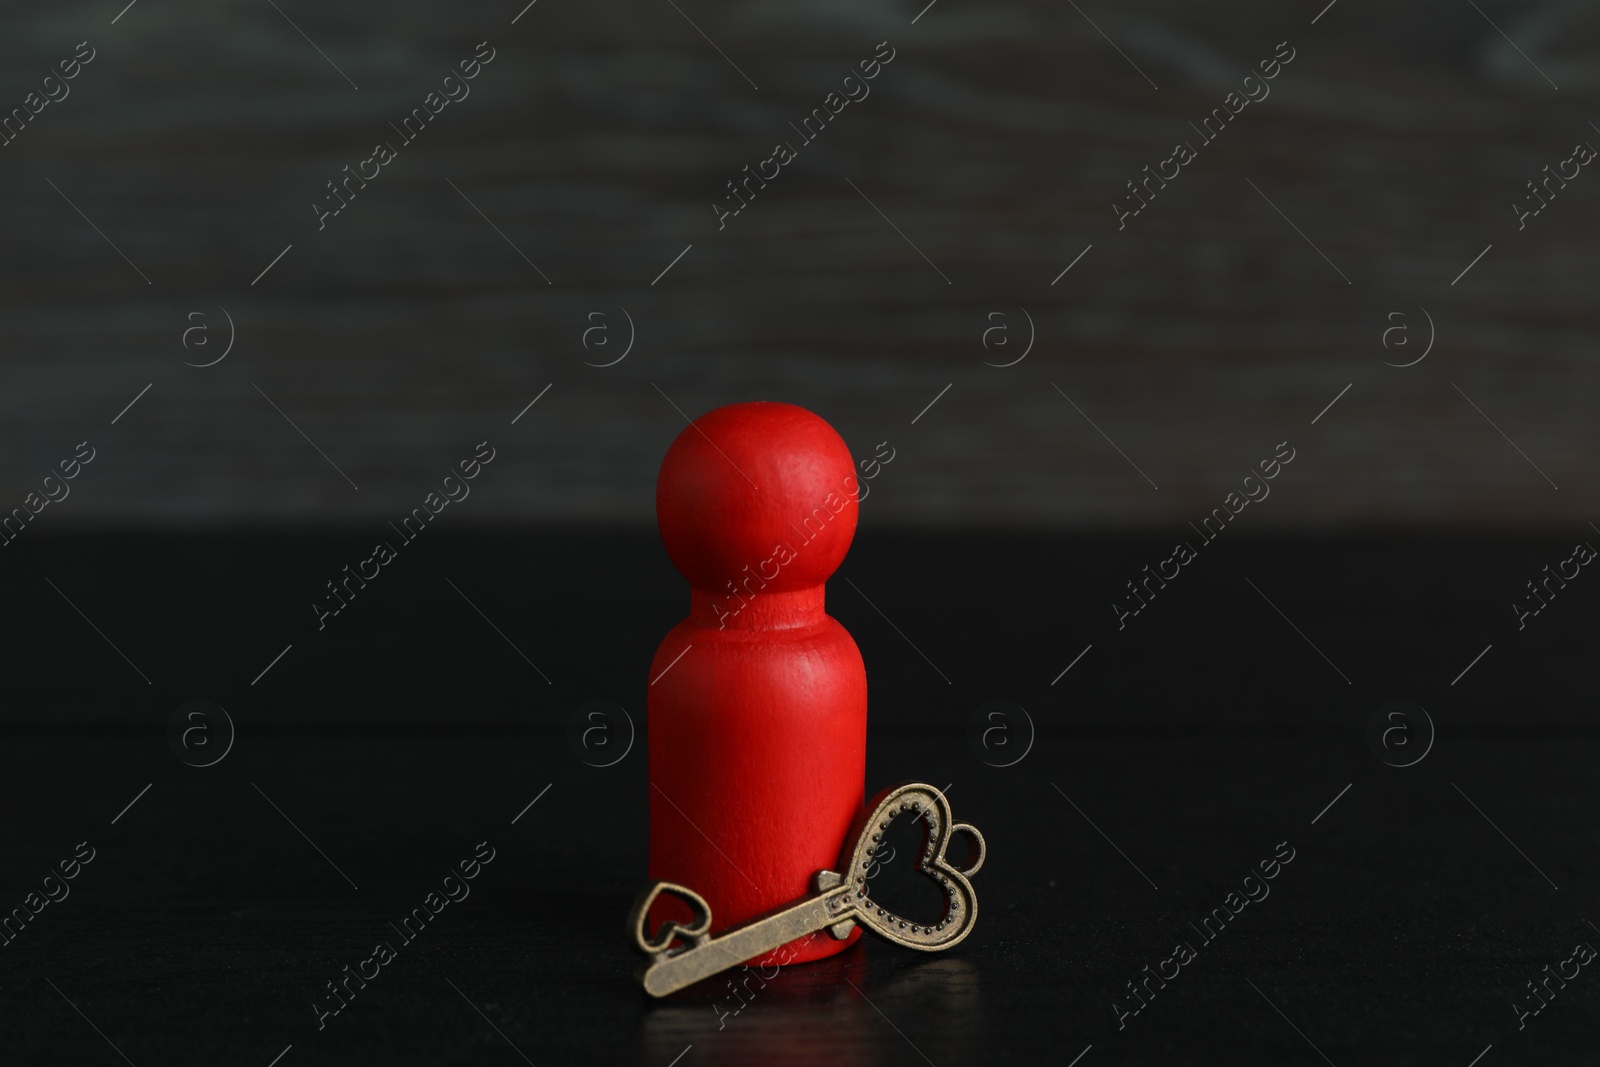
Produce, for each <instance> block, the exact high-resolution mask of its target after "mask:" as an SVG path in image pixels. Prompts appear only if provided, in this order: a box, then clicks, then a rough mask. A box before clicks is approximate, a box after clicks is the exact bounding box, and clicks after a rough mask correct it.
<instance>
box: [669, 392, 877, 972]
mask: <svg viewBox="0 0 1600 1067" xmlns="http://www.w3.org/2000/svg"><path fill="white" fill-rule="evenodd" d="M861 491H862V490H861V484H860V483H859V482H858V481H857V480H856V477H855V467H854V464H853V462H852V460H851V457H850V450H849V448H847V447H846V446H845V443H844V441H843V440H842V439H841V438H840V437H839V435H838V434H837V433H836V432H835V431H834V429H833V427H831V426H829V425H828V424H827V423H826V422H824V421H823V420H822V419H820V418H818V417H817V416H816V415H813V414H812V413H811V412H809V411H806V410H805V409H804V408H799V407H795V406H794V405H792V404H777V403H768V402H755V403H747V404H732V405H729V406H728V407H723V408H718V409H716V410H715V411H711V412H708V413H706V414H704V415H702V416H700V417H699V418H698V419H696V420H694V423H693V424H692V425H690V426H689V427H687V428H685V429H684V431H683V432H682V433H680V434H679V435H678V437H677V440H675V441H673V443H672V446H671V447H670V448H669V449H668V450H667V455H666V458H665V459H664V460H663V461H662V464H661V474H660V477H659V479H658V481H657V483H656V517H657V520H658V521H659V523H660V526H661V539H662V541H663V542H664V543H665V544H666V549H667V554H668V555H669V556H671V557H672V562H673V563H674V564H675V565H676V566H677V568H678V570H679V571H680V572H682V574H683V576H684V577H685V578H687V579H688V580H689V585H690V586H691V589H690V599H689V617H688V618H687V619H685V620H684V621H683V622H681V623H679V624H678V625H677V626H676V627H674V628H673V630H672V631H671V632H670V633H669V634H667V636H666V639H665V640H663V641H662V642H661V647H660V648H659V649H657V650H656V655H655V659H654V661H653V662H652V663H651V665H650V678H651V682H650V688H649V701H648V709H649V754H650V872H649V876H650V878H651V879H662V880H665V881H670V882H676V883H678V884H680V885H684V886H687V887H689V888H690V889H693V890H694V891H695V892H697V893H699V894H700V895H701V896H703V897H705V899H706V901H707V902H708V903H709V904H710V905H711V915H712V923H713V927H714V929H718V930H720V929H723V928H726V927H728V926H732V925H734V924H735V923H739V922H743V921H744V920H746V919H749V918H751V917H753V916H755V915H758V914H760V913H761V912H763V911H766V910H768V909H770V908H774V907H777V906H779V905H782V904H788V903H790V902H792V901H794V900H796V899H798V898H799V897H802V896H804V895H806V894H808V893H810V892H812V890H813V888H814V887H813V885H812V876H813V875H814V874H815V873H816V872H817V871H819V870H824V869H832V868H833V867H834V866H836V865H837V863H838V859H839V849H840V846H841V844H843V842H844V838H845V835H846V834H847V833H848V832H849V829H850V822H851V820H852V818H854V817H855V815H856V813H857V812H858V811H859V810H860V808H861V806H862V804H863V803H864V802H865V790H866V755H867V674H866V667H865V666H864V665H863V663H862V661H861V653H860V651H859V650H858V649H857V648H856V643H855V641H854V640H852V639H851V637H850V634H849V633H848V632H846V630H845V629H844V627H842V626H840V625H839V623H838V622H837V621H835V620H834V619H833V618H831V617H829V616H828V615H827V614H826V612H825V611H824V610H823V607H824V601H823V583H824V582H825V581H827V579H828V577H829V576H830V575H831V574H833V572H834V571H835V570H836V569H837V568H838V566H839V564H840V563H841V562H843V561H844V557H845V553H846V552H848V551H849V548H850V539H851V537H852V536H853V535H854V534H855V529H856V515H857V510H858V503H859V496H860V493H861ZM667 917H677V916H674V915H672V914H671V913H670V912H668V911H663V913H662V914H661V915H660V916H652V924H653V925H654V924H655V923H658V922H659V921H660V919H661V918H667ZM859 935H860V930H859V928H858V929H857V930H855V931H853V932H852V933H851V935H850V937H849V938H848V939H847V940H844V941H836V940H834V939H833V938H832V937H830V936H828V935H827V934H818V935H813V936H811V937H809V938H803V939H800V940H797V941H795V942H791V944H790V945H788V946H785V949H784V950H781V951H780V952H775V953H772V954H770V955H768V956H765V957H762V961H763V963H766V962H778V961H780V960H784V959H791V960H793V961H794V962H800V961H803V960H812V959H819V958H821V957H823V956H829V955H832V954H833V953H835V952H839V951H841V950H842V949H844V948H845V947H846V946H847V945H849V944H850V943H851V942H853V941H854V940H855V938H856V937H858V936H859Z"/></svg>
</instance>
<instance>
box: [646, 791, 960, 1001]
mask: <svg viewBox="0 0 1600 1067" xmlns="http://www.w3.org/2000/svg"><path fill="white" fill-rule="evenodd" d="M897 815H909V816H911V817H912V818H915V819H918V820H919V821H920V822H921V823H922V825H923V834H922V851H921V855H920V856H919V858H918V861H917V868H918V869H919V870H921V871H922V872H923V873H924V874H927V875H928V876H930V877H932V878H933V879H935V880H936V881H937V882H938V883H939V885H940V886H941V887H942V888H943V889H944V891H945V897H946V899H945V902H944V911H943V913H942V914H941V916H940V918H939V921H938V922H936V923H933V924H931V925H924V924H922V923H918V922H912V921H911V920H908V919H906V918H904V917H902V916H900V915H897V914H895V912H894V911H893V910H891V909H886V908H883V907H881V906H879V905H877V904H875V903H873V901H872V898H871V896H870V895H869V893H868V881H867V880H868V878H869V877H870V875H869V872H870V871H871V869H872V866H873V864H874V862H875V858H874V853H875V852H876V851H877V849H878V846H879V843H880V841H881V839H882V837H883V834H884V831H886V830H887V829H888V828H889V822H890V820H891V819H893V818H895V817H896V816H897ZM853 829H854V833H853V834H852V835H851V836H850V837H849V838H848V839H846V842H845V851H844V852H843V853H841V854H840V856H839V870H837V871H832V870H821V871H818V872H817V873H816V877H815V879H814V881H813V884H814V886H815V892H813V893H812V894H811V895H810V896H807V897H805V898H803V899H801V900H799V901H797V902H795V903H793V904H791V905H789V906H788V907H786V908H781V909H779V910H777V911H774V912H772V913H771V914H768V915H766V916H764V917H761V918H757V919H752V920H750V921H749V922H745V923H742V924H740V925H739V926H737V927H735V928H733V929H731V930H725V931H723V932H722V933H720V934H718V935H716V936H715V937H712V936H709V931H710V929H711V915H712V911H711V907H710V905H708V904H707V903H706V902H705V900H704V899H703V898H702V897H701V896H700V895H699V894H698V893H696V892H694V891H693V890H691V889H688V888H686V887H684V886H681V885H674V884H672V883H670V882H660V881H658V882H652V883H651V884H650V885H649V886H648V887H646V889H645V891H644V892H643V893H641V894H639V897H638V899H637V900H635V901H634V905H633V910H632V911H631V912H630V913H629V916H628V929H629V931H630V932H631V933H632V934H633V939H634V946H635V947H636V948H638V949H639V951H640V952H643V953H644V954H645V955H646V956H648V957H649V962H648V963H646V964H645V965H644V966H643V967H642V968H640V970H639V974H638V978H639V984H640V985H642V986H644V990H645V992H646V993H649V994H650V995H651V996H654V997H663V996H666V995H667V994H668V993H673V992H676V991H677V990H679V989H682V988H684V987H685V986H688V985H692V984H694V983H695V982H698V981H700V980H702V979H705V978H709V977H711V976H712V975H714V974H717V973H719V972H721V971H725V970H727V969H728V968H730V967H736V966H738V965H739V964H741V963H743V962H744V961H746V960H748V959H752V958H754V957H757V956H762V957H765V956H766V955H768V954H770V953H772V952H773V951H774V950H776V949H778V948H780V947H782V946H783V945H784V944H786V943H788V942H790V941H793V940H794V939H795V938H798V937H802V936H806V935H813V934H817V933H820V932H822V931H823V930H826V931H827V932H828V933H829V934H830V935H831V936H832V937H833V938H835V939H838V940H839V941H840V942H841V943H842V941H843V939H844V938H847V937H849V936H850V935H851V934H852V932H853V931H854V930H855V929H856V927H857V926H860V927H864V928H866V929H868V930H871V931H872V932H873V933H875V934H878V935H879V936H881V937H884V938H887V939H888V940H890V941H893V942H894V943H895V944H897V945H903V946H904V947H906V948H914V949H920V950H922V951H923V952H942V951H944V950H945V949H947V948H950V947H952V946H954V945H957V944H960V943H961V942H962V941H963V940H965V939H966V936H967V935H968V934H969V933H971V932H972V927H973V925H974V924H975V923H976V922H977V921H978V897H977V894H976V893H975V892H974V891H973V889H972V883H971V882H970V881H969V879H970V878H971V877H972V876H973V875H975V874H977V873H978V868H980V867H982V866H983V859H984V841H983V835H982V834H981V833H979V832H978V828H977V827H975V826H973V825H971V824H970V823H958V822H952V821H951V816H950V802H949V801H948V800H946V799H945V795H944V794H943V793H941V792H940V791H939V790H937V789H935V788H934V787H933V786H931V785H922V784H920V783H916V782H913V783H908V784H906V785H901V786H893V787H890V788H888V789H885V790H883V791H882V792H881V793H879V794H878V795H877V796H876V797H874V798H873V805H872V810H871V812H870V813H868V814H865V815H864V817H859V818H858V819H857V820H856V822H855V824H854V827H853ZM952 834H964V835H965V836H966V837H967V839H968V843H969V851H968V858H967V865H966V866H965V867H954V866H951V864H950V863H949V861H948V860H946V859H945V850H946V849H947V848H948V847H949V845H950V836H951V835H952ZM840 872H843V873H840ZM662 896H672V897H675V898H677V899H678V900H680V901H682V902H683V903H684V904H686V905H687V906H688V907H689V910H690V913H691V918H690V921H689V923H688V924H687V925H685V924H683V923H678V922H670V921H669V922H667V923H665V924H664V925H663V926H661V927H659V928H658V931H659V932H658V933H657V935H656V936H655V937H654V938H652V937H650V935H649V928H648V927H647V926H646V925H645V923H646V917H647V915H648V913H649V911H650V906H651V904H653V903H654V902H655V901H656V900H657V899H658V898H659V897H662ZM816 940H822V939H820V938H818V939H816ZM674 942H679V943H680V944H679V947H678V948H673V947H672V946H673V943H674Z"/></svg>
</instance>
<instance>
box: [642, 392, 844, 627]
mask: <svg viewBox="0 0 1600 1067" xmlns="http://www.w3.org/2000/svg"><path fill="white" fill-rule="evenodd" d="M860 493H861V483H860V482H859V481H858V480H857V479H856V475H855V465H854V462H853V461H852V459H851V458H850V449H849V448H848V447H847V446H846V445H845V443H844V441H843V439H841V438H840V437H839V435H838V433H837V432H835V431H834V429H833V427H832V426H829V425H828V424H827V423H826V422H824V421H823V420H822V419H821V418H819V417H817V416H816V415H813V414H812V413H811V412H809V411H807V410H806V409H805V408H800V407H795V406H794V405H793V404H777V403H771V402H768V401H755V402H752V403H747V404H730V405H728V406H727V407H722V408H717V409H716V410H715V411H711V412H708V413H706V414H704V415H702V416H700V417H699V418H698V419H696V420H695V421H694V424H693V425H692V426H689V427H687V428H685V429H684V431H683V432H682V433H680V434H679V435H678V438H677V440H675V441H673V443H672V447H671V448H669V449H668V450H667V455H666V459H664V460H663V461H662V463H661V476H660V478H659V479H658V481H657V482H656V518H657V520H658V522H659V523H660V525H661V539H662V541H663V542H665V544H666V547H667V554H668V555H669V556H671V557H672V562H673V563H674V564H676V565H677V568H678V570H679V571H680V572H681V573H682V574H683V576H684V577H685V578H687V579H688V580H689V584H690V585H691V586H693V587H694V588H695V590H696V591H697V593H702V594H707V595H705V596H696V598H695V606H696V608H697V609H698V608H701V607H702V604H703V603H706V604H709V606H710V609H711V610H712V611H713V612H714V615H715V618H716V620H717V621H718V622H719V623H720V625H721V626H722V627H728V626H735V625H740V626H743V625H749V624H750V623H751V620H752V617H754V618H756V619H759V620H761V621H763V622H766V623H768V624H776V625H783V622H782V621H781V619H775V618H773V617H772V616H773V615H774V613H775V612H776V613H778V614H779V615H783V614H786V613H787V612H786V611H785V608H790V609H798V610H800V611H801V612H802V613H805V614H809V612H806V611H805V609H806V608H807V607H810V606H811V603H812V601H815V607H816V610H818V611H820V610H821V596H820V593H821V586H822V584H823V582H825V581H827V579H828V577H829V576H830V575H832V574H833V572H834V571H835V570H837V569H838V567H839V564H841V563H843V562H844V557H845V554H846V553H847V552H848V551H849V550H850V541H851V538H852V537H854V536H855V531H856V517H857V513H858V510H859V506H860V505H859V503H858V498H859V496H860ZM808 590H816V593H815V594H812V595H805V593H804V592H802V591H808ZM783 593H800V594H801V595H800V596H798V597H773V598H772V599H773V600H775V601H778V600H781V601H782V604H781V605H780V604H777V603H768V604H767V605H764V606H760V607H758V605H759V602H760V600H761V598H763V597H768V596H769V594H783ZM746 607H756V608H757V610H755V611H753V612H750V613H748V614H747V613H746V612H745V610H744V609H745V608H746ZM696 617H697V618H698V617H699V612H698V611H697V612H696Z"/></svg>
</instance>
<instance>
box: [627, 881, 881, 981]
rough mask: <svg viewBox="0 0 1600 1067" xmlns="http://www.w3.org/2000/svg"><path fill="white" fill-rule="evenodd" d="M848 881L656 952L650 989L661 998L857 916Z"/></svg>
mask: <svg viewBox="0 0 1600 1067" xmlns="http://www.w3.org/2000/svg"><path fill="white" fill-rule="evenodd" d="M851 893H852V890H851V888H850V886H849V884H848V883H847V884H845V885H841V886H838V887H836V888H833V889H829V890H827V891H825V892H822V893H817V894H813V895H812V896H809V897H806V898H805V899H804V900H801V901H799V902H797V903H795V904H791V905H789V906H788V907H786V908H783V909H781V910H779V911H775V912H771V913H769V914H767V915H765V916H761V917H759V918H755V919H751V920H750V921H749V922H745V923H741V924H739V925H738V926H735V927H733V928H732V929H730V930H724V931H723V932H722V933H720V934H717V935H716V936H714V937H711V938H708V939H707V940H706V941H704V942H702V943H701V944H698V945H692V946H690V947H688V948H685V949H682V950H680V951H678V952H674V953H672V954H670V955H657V956H656V957H655V958H654V959H652V960H651V961H650V962H649V963H647V964H645V966H644V969H643V970H642V971H641V973H640V979H641V981H642V982H643V984H644V988H645V992H647V993H649V994H650V995H651V996H656V997H661V996H666V995H667V994H668V993H675V992H677V991H678V990H680V989H683V988H685V987H686V986H690V985H693V984H694V983H696V982H698V981H700V980H701V979H704V978H710V977H711V976H712V975H714V974H717V973H719V972H721V971H725V970H727V969H729V968H730V967H737V966H739V964H741V963H744V962H745V961H747V960H752V959H755V958H756V957H757V956H762V955H765V954H766V953H768V952H773V951H776V950H777V949H780V948H782V947H783V946H784V945H787V944H788V943H789V942H791V941H793V940H795V939H796V938H799V937H804V936H805V935H807V934H813V933H820V932H821V931H823V930H826V929H827V928H828V927H830V926H833V925H835V924H836V923H840V922H844V921H845V920H848V919H853V918H855V916H856V909H855V904H854V903H853V902H852V900H851Z"/></svg>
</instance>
